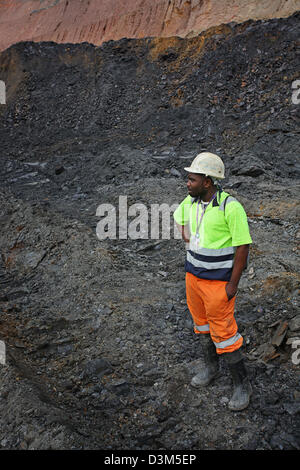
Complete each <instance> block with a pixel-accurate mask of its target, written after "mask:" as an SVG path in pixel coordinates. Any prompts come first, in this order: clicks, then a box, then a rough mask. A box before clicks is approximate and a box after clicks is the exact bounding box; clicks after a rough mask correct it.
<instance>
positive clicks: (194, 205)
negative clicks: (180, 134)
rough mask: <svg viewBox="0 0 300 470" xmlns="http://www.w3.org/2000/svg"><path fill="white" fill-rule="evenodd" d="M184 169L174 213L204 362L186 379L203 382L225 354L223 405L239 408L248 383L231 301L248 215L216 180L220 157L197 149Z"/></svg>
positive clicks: (243, 260) (244, 254) (243, 257)
mask: <svg viewBox="0 0 300 470" xmlns="http://www.w3.org/2000/svg"><path fill="white" fill-rule="evenodd" d="M185 170H186V171H187V172H188V181H187V188H188V193H189V195H188V196H187V197H186V198H185V199H184V200H183V201H182V202H181V204H180V205H179V207H178V208H177V209H176V211H175V212H174V219H175V222H176V224H177V226H178V228H179V230H180V231H181V233H182V237H183V239H184V241H185V242H186V243H188V245H187V257H186V263H185V270H186V296H187V305H188V308H189V311H190V313H191V316H192V318H193V322H194V331H195V333H196V334H199V337H200V341H201V344H202V351H203V355H204V365H203V367H202V368H201V370H200V371H199V373H198V374H197V375H195V377H193V379H192V382H191V385H192V386H193V387H201V386H206V385H208V384H209V383H210V382H211V381H212V379H213V378H214V377H216V376H217V375H218V371H219V356H220V355H221V354H224V357H225V360H226V362H227V364H228V368H229V370H230V373H231V376H232V379H233V385H234V390H233V395H232V398H231V400H230V401H229V405H228V406H229V408H230V409H231V410H235V411H237V410H242V409H244V408H246V407H247V406H248V404H249V400H250V395H251V385H250V382H249V379H248V376H247V371H246V368H245V365H244V360H243V357H242V354H241V350H240V348H241V346H242V343H243V338H242V336H241V335H240V333H239V332H238V327H237V323H236V321H235V318H234V304H235V298H236V293H237V289H238V284H239V281H240V278H241V275H242V272H243V270H244V269H245V267H246V265H247V258H248V253H249V244H251V243H252V240H251V236H250V233H249V227H248V222H247V216H246V213H245V210H244V209H243V207H242V205H241V204H240V203H239V202H238V201H237V200H236V199H235V198H233V197H232V196H230V195H229V194H227V193H226V192H224V191H222V190H220V189H218V187H217V185H216V184H217V181H218V179H223V178H224V164H223V162H222V160H221V158H220V157H218V156H217V155H214V154H212V153H209V152H203V153H200V154H199V155H197V157H196V158H195V159H194V160H193V162H192V165H191V166H190V167H188V168H185Z"/></svg>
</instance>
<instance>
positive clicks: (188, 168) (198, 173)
mask: <svg viewBox="0 0 300 470" xmlns="http://www.w3.org/2000/svg"><path fill="white" fill-rule="evenodd" d="M184 170H185V171H187V172H188V173H195V174H197V175H204V174H205V173H202V172H200V171H195V168H192V167H190V166H188V167H185V168H184ZM205 176H211V177H212V178H216V179H219V180H223V179H225V176H214V175H205Z"/></svg>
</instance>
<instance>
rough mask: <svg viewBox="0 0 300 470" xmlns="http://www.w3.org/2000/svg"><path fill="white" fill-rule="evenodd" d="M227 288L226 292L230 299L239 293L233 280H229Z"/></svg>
mask: <svg viewBox="0 0 300 470" xmlns="http://www.w3.org/2000/svg"><path fill="white" fill-rule="evenodd" d="M225 290H226V294H227V297H228V301H229V300H231V299H233V297H234V296H235V295H236V293H237V286H236V285H235V284H233V283H231V282H227V284H226V286H225Z"/></svg>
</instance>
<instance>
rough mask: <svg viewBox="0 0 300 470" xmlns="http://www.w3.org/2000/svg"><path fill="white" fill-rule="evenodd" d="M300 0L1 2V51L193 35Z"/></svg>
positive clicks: (281, 12) (290, 7) (279, 11)
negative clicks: (25, 45) (39, 44)
mask: <svg viewBox="0 0 300 470" xmlns="http://www.w3.org/2000/svg"><path fill="white" fill-rule="evenodd" d="M299 9H300V0H285V1H283V0H263V1H261V0H223V1H220V0H126V2H125V1H124V0H101V1H99V0H72V1H70V0H2V1H1V4H0V50H4V49H6V48H7V47H9V46H10V45H11V44H14V43H16V42H19V41H25V40H33V41H55V42H59V43H61V42H64V43H66V42H71V43H79V42H85V41H86V42H90V43H93V44H96V45H100V44H102V43H103V42H105V41H109V40H111V39H113V40H118V39H121V38H123V37H127V38H142V37H148V36H159V37H169V36H182V37H185V36H194V35H197V34H199V32H201V31H204V30H206V29H208V28H210V27H211V26H217V25H220V24H222V23H230V22H237V23H240V22H243V21H246V20H248V19H255V20H259V19H268V18H283V17H287V16H290V15H292V14H293V13H294V12H295V11H297V10H299Z"/></svg>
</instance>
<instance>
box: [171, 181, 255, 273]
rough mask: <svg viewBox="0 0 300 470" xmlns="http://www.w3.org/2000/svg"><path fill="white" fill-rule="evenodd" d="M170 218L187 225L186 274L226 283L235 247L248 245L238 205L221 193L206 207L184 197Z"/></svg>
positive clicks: (244, 216) (243, 217) (223, 192)
mask: <svg viewBox="0 0 300 470" xmlns="http://www.w3.org/2000/svg"><path fill="white" fill-rule="evenodd" d="M173 216H174V220H175V221H176V222H177V224H179V225H188V226H189V231H190V243H189V245H188V249H187V256H186V262H185V270H186V272H189V273H191V274H194V275H195V276H197V277H199V278H202V279H211V280H220V281H229V280H230V278H231V273H232V268H233V261H234V255H235V250H236V247H237V246H240V245H247V244H251V243H252V239H251V236H250V233H249V226H248V221H247V215H246V212H245V210H244V208H243V206H242V205H241V204H240V202H238V201H237V200H236V199H235V198H234V197H232V196H230V195H229V194H228V193H226V192H225V191H221V190H219V191H217V193H216V194H215V197H214V198H213V200H212V201H210V202H209V203H208V204H206V207H205V203H203V202H201V201H199V200H198V199H197V198H192V197H191V196H187V197H186V198H185V199H184V200H183V201H182V202H181V204H180V205H179V206H178V208H177V209H176V210H175V212H174V215H173Z"/></svg>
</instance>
